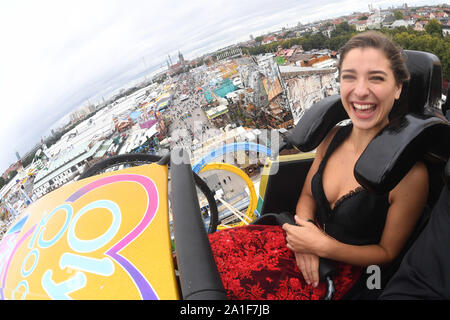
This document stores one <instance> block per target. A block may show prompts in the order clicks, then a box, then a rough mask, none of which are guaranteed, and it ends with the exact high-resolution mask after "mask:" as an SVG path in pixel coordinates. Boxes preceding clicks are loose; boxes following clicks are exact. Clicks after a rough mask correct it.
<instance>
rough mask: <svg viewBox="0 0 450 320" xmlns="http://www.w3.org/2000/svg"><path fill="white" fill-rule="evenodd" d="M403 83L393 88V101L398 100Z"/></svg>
mask: <svg viewBox="0 0 450 320" xmlns="http://www.w3.org/2000/svg"><path fill="white" fill-rule="evenodd" d="M402 88H403V83H400V84H398V85H396V88H395V100H398V99H399V98H400V94H401V93H402Z"/></svg>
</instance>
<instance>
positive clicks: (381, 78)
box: [370, 76, 384, 81]
mask: <svg viewBox="0 0 450 320" xmlns="http://www.w3.org/2000/svg"><path fill="white" fill-rule="evenodd" d="M370 80H373V81H384V78H383V77H378V76H377V77H372V78H370Z"/></svg>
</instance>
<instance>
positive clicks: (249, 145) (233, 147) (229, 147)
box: [192, 142, 272, 229]
mask: <svg viewBox="0 0 450 320" xmlns="http://www.w3.org/2000/svg"><path fill="white" fill-rule="evenodd" d="M237 151H254V152H259V153H262V154H265V155H266V156H267V157H270V156H271V155H272V150H271V149H270V148H268V147H266V146H264V145H261V144H258V143H254V142H236V143H229V144H225V145H223V146H220V147H218V148H216V149H213V150H211V151H210V152H208V153H207V154H206V155H205V156H203V157H202V158H201V159H200V160H199V161H197V163H195V164H194V165H193V166H192V171H194V172H195V173H197V174H198V173H199V172H200V171H201V169H202V168H203V167H204V166H206V165H207V164H208V163H209V162H211V161H213V160H214V159H216V158H218V157H221V156H223V155H225V154H227V153H233V152H237ZM224 170H226V169H224ZM241 171H242V170H241ZM242 173H243V174H241V173H239V174H237V175H238V176H240V177H241V178H242V179H243V180H244V181H246V179H248V180H250V178H249V177H248V175H247V174H245V172H242ZM250 182H251V180H250ZM246 183H247V182H246ZM250 185H252V186H253V182H251V183H247V186H248V187H249V190H250V189H251V188H250ZM261 187H263V188H264V189H261ZM253 190H254V187H253ZM264 191H265V185H262V184H260V187H259V196H258V197H257V201H256V207H255V209H254V210H253V211H252V213H250V214H249V211H248V210H247V213H246V216H249V215H251V216H252V217H255V213H256V214H258V212H259V208H260V207H261V206H262V202H263V197H264ZM250 196H251V195H250ZM249 208H250V205H249ZM255 210H256V212H255ZM221 228H222V227H219V229H221Z"/></svg>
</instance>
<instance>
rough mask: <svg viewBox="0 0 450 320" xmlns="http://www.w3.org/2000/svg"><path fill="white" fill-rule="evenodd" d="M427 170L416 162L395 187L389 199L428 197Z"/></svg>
mask: <svg viewBox="0 0 450 320" xmlns="http://www.w3.org/2000/svg"><path fill="white" fill-rule="evenodd" d="M428 183H429V181H428V169H427V166H426V165H425V163H423V162H422V161H417V162H416V163H415V164H414V165H413V167H412V168H411V169H410V170H409V171H408V173H407V174H406V175H405V176H404V177H403V179H402V180H400V182H399V183H398V184H397V186H396V187H395V188H394V189H392V191H391V192H390V198H394V197H395V196H400V197H401V196H405V197H410V196H413V197H414V196H423V197H425V198H426V197H427V196H428Z"/></svg>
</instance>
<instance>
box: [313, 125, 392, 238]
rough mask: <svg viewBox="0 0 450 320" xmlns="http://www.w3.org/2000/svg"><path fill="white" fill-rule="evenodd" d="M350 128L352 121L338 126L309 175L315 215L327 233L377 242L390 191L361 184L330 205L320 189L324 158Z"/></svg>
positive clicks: (327, 156) (326, 158) (325, 158)
mask: <svg viewBox="0 0 450 320" xmlns="http://www.w3.org/2000/svg"><path fill="white" fill-rule="evenodd" d="M351 131H352V125H348V126H345V127H341V128H339V130H338V132H336V135H335V136H334V137H333V140H332V141H331V143H330V145H329V147H328V150H327V152H326V153H325V156H324V158H323V160H322V162H321V163H320V166H319V169H318V170H317V172H316V174H315V175H314V176H313V178H312V181H311V191H312V195H313V197H314V199H315V201H316V204H317V209H316V219H317V222H318V223H319V225H320V226H322V228H323V229H324V230H325V232H326V233H327V234H329V235H330V236H332V237H333V238H335V239H336V240H338V241H340V242H343V243H347V244H351V245H368V244H377V243H379V242H380V239H381V235H382V232H383V229H384V224H385V222H386V215H387V212H388V208H389V198H388V196H389V195H388V194H384V195H376V194H374V193H371V192H369V191H368V190H366V189H364V188H363V187H361V186H360V187H358V188H356V189H355V190H352V191H350V192H349V193H347V194H346V195H344V196H343V197H341V198H340V199H338V200H337V201H336V204H335V206H334V208H333V209H331V207H330V203H329V202H328V199H327V197H326V195H325V192H324V189H323V182H322V174H323V170H324V168H325V165H326V162H327V160H328V158H329V157H330V155H331V154H332V153H333V151H334V150H336V148H337V147H338V146H339V145H340V144H341V143H342V142H343V141H344V140H345V139H346V138H347V136H348V135H349V134H350V132H351Z"/></svg>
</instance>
